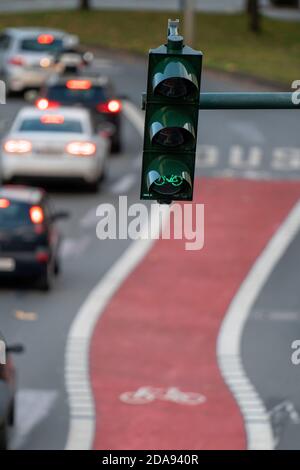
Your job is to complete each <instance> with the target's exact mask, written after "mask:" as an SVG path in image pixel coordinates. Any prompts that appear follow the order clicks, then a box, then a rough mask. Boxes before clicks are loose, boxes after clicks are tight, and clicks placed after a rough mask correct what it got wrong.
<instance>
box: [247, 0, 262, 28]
mask: <svg viewBox="0 0 300 470" xmlns="http://www.w3.org/2000/svg"><path fill="white" fill-rule="evenodd" d="M247 12H248V14H249V18H250V29H251V31H254V32H255V33H259V32H260V30H261V27H260V11H259V0H247Z"/></svg>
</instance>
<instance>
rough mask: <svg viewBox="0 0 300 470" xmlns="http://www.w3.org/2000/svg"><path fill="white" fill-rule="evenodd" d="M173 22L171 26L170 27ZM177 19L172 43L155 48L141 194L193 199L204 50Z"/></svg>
mask: <svg viewBox="0 0 300 470" xmlns="http://www.w3.org/2000/svg"><path fill="white" fill-rule="evenodd" d="M170 26H171V27H170ZM177 27H178V22H177V21H175V22H169V37H168V43H167V45H165V46H160V47H158V48H157V49H153V50H150V53H149V67H148V83H147V93H146V96H145V97H144V99H145V102H144V106H145V108H146V117H145V133H144V151H143V167H142V184H141V199H146V200H147V199H148V200H158V201H159V202H162V203H170V202H172V201H191V200H192V199H193V186H194V172H195V158H196V146H197V128H198V114H199V101H200V87H201V72H202V53H201V52H198V51H195V50H194V49H191V48H190V47H188V46H184V45H183V38H182V37H181V36H179V35H178V32H177Z"/></svg>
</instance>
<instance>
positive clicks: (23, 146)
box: [3, 140, 32, 154]
mask: <svg viewBox="0 0 300 470" xmlns="http://www.w3.org/2000/svg"><path fill="white" fill-rule="evenodd" d="M3 148H4V150H5V152H7V153H21V154H22V153H28V152H31V150H32V144H31V142H29V140H7V141H6V142H4V145H3Z"/></svg>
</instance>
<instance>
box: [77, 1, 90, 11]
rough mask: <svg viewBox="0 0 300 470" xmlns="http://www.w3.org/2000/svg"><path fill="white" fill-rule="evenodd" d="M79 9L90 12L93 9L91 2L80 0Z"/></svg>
mask: <svg viewBox="0 0 300 470" xmlns="http://www.w3.org/2000/svg"><path fill="white" fill-rule="evenodd" d="M79 8H80V10H90V8H91V2H90V0H79Z"/></svg>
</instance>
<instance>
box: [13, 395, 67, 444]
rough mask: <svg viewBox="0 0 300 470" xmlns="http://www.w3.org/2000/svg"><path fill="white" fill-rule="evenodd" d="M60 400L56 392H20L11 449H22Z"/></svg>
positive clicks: (17, 398)
mask: <svg viewBox="0 0 300 470" xmlns="http://www.w3.org/2000/svg"><path fill="white" fill-rule="evenodd" d="M57 398H58V392H57V391H56V390H30V389H29V390H27V389H24V390H19V391H18V392H17V394H16V423H15V426H14V429H15V431H14V434H13V438H12V442H11V448H13V449H18V448H20V447H21V446H22V445H23V443H24V442H25V440H26V439H27V438H28V435H29V434H30V433H31V432H32V431H33V429H34V428H35V427H36V426H37V425H38V424H40V422H41V421H43V420H44V419H45V418H46V417H47V416H48V415H49V413H50V411H51V409H52V408H53V407H54V405H55V401H56V400H57Z"/></svg>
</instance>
